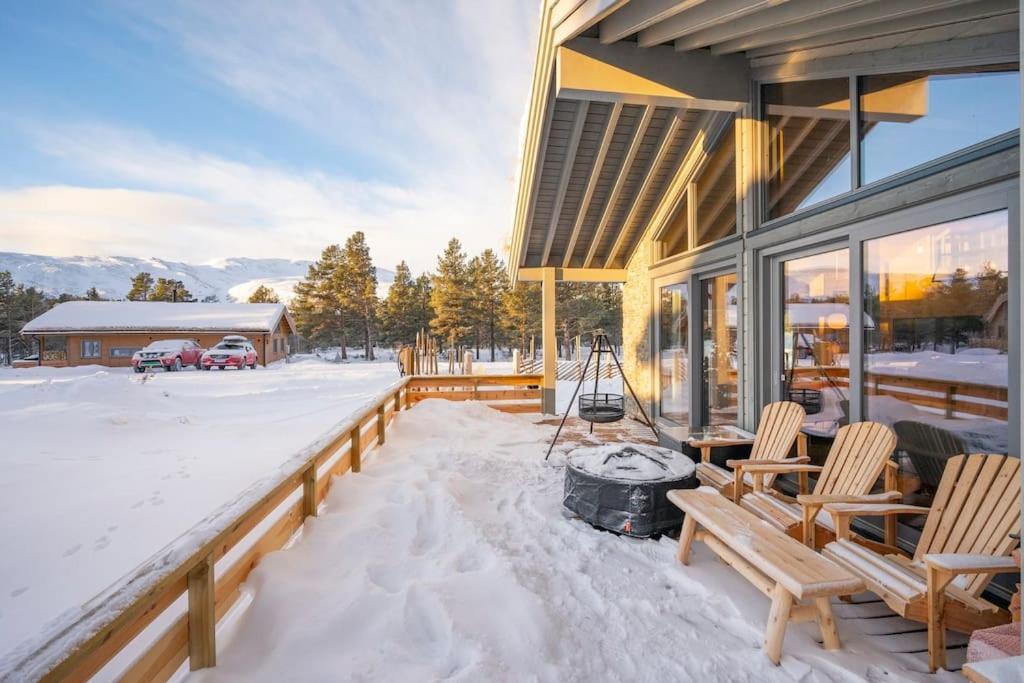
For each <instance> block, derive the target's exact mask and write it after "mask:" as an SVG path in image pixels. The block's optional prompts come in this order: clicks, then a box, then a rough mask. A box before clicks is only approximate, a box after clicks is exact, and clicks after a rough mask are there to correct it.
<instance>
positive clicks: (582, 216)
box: [562, 102, 622, 268]
mask: <svg viewBox="0 0 1024 683" xmlns="http://www.w3.org/2000/svg"><path fill="white" fill-rule="evenodd" d="M621 113H622V103H621V102H616V103H615V104H613V105H612V108H611V111H610V112H608V122H607V123H606V124H605V127H604V134H603V135H602V136H601V141H600V143H599V146H598V148H597V156H596V157H595V158H594V165H593V167H592V168H591V170H590V179H589V180H588V181H587V189H586V191H585V192H584V193H583V199H582V201H580V208H579V210H578V211H577V212H576V222H575V223H574V224H573V226H572V235H571V236H570V237H569V243H568V244H567V245H566V247H565V255H564V256H563V257H562V265H563V266H564V267H566V268H568V267H569V264H570V263H572V256H573V251H575V249H576V240H578V239H579V236H580V230H582V229H583V223H584V221H586V219H587V212H588V211H589V210H590V200H591V199H593V197H594V189H595V188H596V187H597V181H598V179H599V178H600V177H601V169H602V168H604V158H605V156H606V155H607V154H608V146H609V145H610V144H611V142H612V136H613V135H614V134H615V127H616V126H617V125H618V124H619V114H621Z"/></svg>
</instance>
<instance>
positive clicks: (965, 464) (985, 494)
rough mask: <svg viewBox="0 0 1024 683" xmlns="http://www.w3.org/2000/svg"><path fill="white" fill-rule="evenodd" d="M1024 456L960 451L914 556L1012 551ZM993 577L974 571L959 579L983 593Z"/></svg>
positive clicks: (976, 592)
mask: <svg viewBox="0 0 1024 683" xmlns="http://www.w3.org/2000/svg"><path fill="white" fill-rule="evenodd" d="M1019 474H1020V460H1019V459H1017V458H1013V457H1010V456H1006V455H981V454H973V455H957V456H954V457H952V458H950V459H949V460H948V461H946V469H945V472H944V473H943V475H942V481H940V482H939V488H938V489H937V490H936V492H935V499H934V501H933V502H932V509H931V512H929V513H928V521H927V522H925V526H924V531H923V532H922V533H921V539H920V540H919V541H918V543H917V551H916V552H915V553H914V559H915V560H920V559H921V558H923V557H924V556H925V555H926V554H927V553H972V554H979V555H994V556H1001V555H1009V554H1010V552H1011V551H1012V550H1013V549H1014V548H1015V547H1016V544H1017V541H1015V540H1014V539H1012V538H1010V534H1012V533H1016V532H1019V531H1020V477H1019ZM991 580H992V577H991V576H984V575H979V574H975V575H970V576H967V577H965V578H964V579H962V580H958V581H957V584H958V585H960V586H961V587H962V588H964V589H965V590H966V591H967V592H968V593H970V594H972V595H975V596H977V595H980V594H981V592H982V591H983V590H985V586H987V585H988V583H989V581H991Z"/></svg>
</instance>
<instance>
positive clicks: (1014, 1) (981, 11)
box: [747, 0, 1018, 59]
mask: <svg viewBox="0 0 1024 683" xmlns="http://www.w3.org/2000/svg"><path fill="white" fill-rule="evenodd" d="M1017 10H1018V0H983V1H982V2H966V3H963V4H961V5H957V6H955V7H946V8H943V9H940V10H936V11H933V12H924V13H922V14H914V15H910V16H906V17H902V18H900V19H889V20H887V21H884V22H881V23H877V24H867V25H864V26H857V27H854V28H848V29H845V30H841V31H834V32H831V33H827V34H823V35H814V36H809V37H807V38H801V39H799V40H792V41H788V42H785V43H780V44H777V45H770V46H767V47H763V48H758V49H757V50H752V51H751V52H749V53H748V55H747V56H748V57H750V58H751V59H760V58H763V57H767V56H769V55H775V54H787V53H791V52H797V51H800V50H811V49H815V48H820V47H827V46H830V45H840V44H842V43H849V42H854V41H858V40H865V39H869V38H880V37H883V36H887V35H895V34H898V33H905V32H909V31H916V30H920V29H924V28H934V27H936V26H945V25H947V24H967V23H968V22H972V21H976V20H979V19H987V18H989V17H996V16H1000V15H1005V14H1016V13H1017ZM1000 32H1001V31H1000ZM780 59H781V58H780Z"/></svg>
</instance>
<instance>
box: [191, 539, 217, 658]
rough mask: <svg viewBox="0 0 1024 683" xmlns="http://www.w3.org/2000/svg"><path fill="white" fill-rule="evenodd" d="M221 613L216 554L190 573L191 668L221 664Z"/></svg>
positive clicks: (204, 560) (207, 557) (205, 559)
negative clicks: (217, 606) (216, 587)
mask: <svg viewBox="0 0 1024 683" xmlns="http://www.w3.org/2000/svg"><path fill="white" fill-rule="evenodd" d="M216 632H217V615H216V613H215V611H214V588H213V556H212V555H208V556H206V558H204V559H203V561H202V563H200V564H199V565H198V566H197V567H195V568H194V569H192V571H190V572H189V573H188V668H189V670H190V671H197V670H199V669H205V668H207V667H211V666H217V633H216Z"/></svg>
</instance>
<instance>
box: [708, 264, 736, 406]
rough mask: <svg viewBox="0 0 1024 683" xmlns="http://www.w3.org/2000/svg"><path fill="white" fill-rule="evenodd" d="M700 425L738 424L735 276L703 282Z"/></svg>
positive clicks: (731, 274)
mask: <svg viewBox="0 0 1024 683" xmlns="http://www.w3.org/2000/svg"><path fill="white" fill-rule="evenodd" d="M700 290H701V291H700V297H701V340H702V348H701V413H702V415H701V417H702V420H701V424H702V425H704V426H710V425H735V424H736V421H737V417H738V415H737V408H738V405H739V391H738V389H739V383H738V381H737V380H738V375H739V359H738V357H737V356H738V354H737V340H738V335H737V304H738V300H739V299H738V291H737V283H736V273H728V274H725V275H717V276H714V277H710V278H707V279H704V280H701V281H700Z"/></svg>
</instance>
